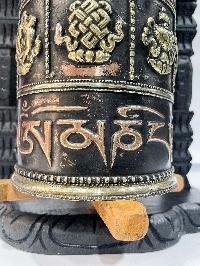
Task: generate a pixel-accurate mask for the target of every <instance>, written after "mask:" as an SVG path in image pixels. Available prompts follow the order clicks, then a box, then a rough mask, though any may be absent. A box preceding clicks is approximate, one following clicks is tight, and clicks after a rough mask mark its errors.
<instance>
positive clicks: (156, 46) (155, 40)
mask: <svg viewBox="0 0 200 266" xmlns="http://www.w3.org/2000/svg"><path fill="white" fill-rule="evenodd" d="M170 28H171V21H170V18H169V16H168V15H167V13H166V10H165V8H162V10H161V11H160V12H159V14H158V19H157V20H155V19H154V18H153V17H150V18H148V21H147V24H146V26H145V27H144V30H143V33H142V42H143V44H144V45H145V46H147V47H148V49H149V54H148V57H147V61H148V63H149V64H150V65H151V66H152V67H153V68H154V70H155V71H156V72H158V73H159V74H162V75H167V74H170V73H171V72H172V67H173V65H174V64H176V62H177V55H178V49H177V38H176V36H175V34H174V33H173V31H172V30H171V29H170Z"/></svg>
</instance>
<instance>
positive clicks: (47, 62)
mask: <svg viewBox="0 0 200 266" xmlns="http://www.w3.org/2000/svg"><path fill="white" fill-rule="evenodd" d="M44 27H45V75H46V79H48V78H49V74H50V58H49V56H50V41H49V31H50V0H45V26H44Z"/></svg>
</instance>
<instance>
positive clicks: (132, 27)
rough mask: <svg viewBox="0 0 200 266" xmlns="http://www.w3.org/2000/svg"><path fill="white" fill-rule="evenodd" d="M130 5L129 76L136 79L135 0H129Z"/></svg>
mask: <svg viewBox="0 0 200 266" xmlns="http://www.w3.org/2000/svg"><path fill="white" fill-rule="evenodd" d="M129 6H130V27H129V29H130V55H129V56H130V71H129V78H130V79H131V80H133V79H134V76H135V68H134V66H135V0H129Z"/></svg>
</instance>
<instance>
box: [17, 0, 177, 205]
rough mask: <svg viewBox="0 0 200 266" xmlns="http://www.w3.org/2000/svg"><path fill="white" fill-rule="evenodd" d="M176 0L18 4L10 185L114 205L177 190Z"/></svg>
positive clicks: (24, 0) (53, 0)
mask: <svg viewBox="0 0 200 266" xmlns="http://www.w3.org/2000/svg"><path fill="white" fill-rule="evenodd" d="M175 14H176V10H175V1H174V0H137V1H136V0H129V1H128V0H124V1H119V0H102V1H99V0H34V1H31V0H21V6H20V20H19V26H18V33H17V39H16V61H17V74H18V81H17V97H18V138H17V146H18V163H17V165H16V166H15V172H14V174H13V176H12V183H13V185H14V187H15V188H16V189H17V190H19V191H21V192H25V193H29V194H32V195H36V196H40V197H50V198H61V199H68V200H115V199H130V198H133V199H135V198H139V197H147V196H153V195H157V194H163V193H167V192H169V191H171V190H173V189H174V188H175V187H176V179H175V177H174V169H173V166H172V145H173V138H172V135H173V128H172V119H173V117H172V107H173V100H174V87H175V77H176V70H177V57H178V52H177V39H176V16H175Z"/></svg>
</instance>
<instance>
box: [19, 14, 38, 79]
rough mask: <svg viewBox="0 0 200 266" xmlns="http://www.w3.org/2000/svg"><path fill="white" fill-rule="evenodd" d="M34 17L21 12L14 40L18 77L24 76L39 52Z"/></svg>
mask: <svg viewBox="0 0 200 266" xmlns="http://www.w3.org/2000/svg"><path fill="white" fill-rule="evenodd" d="M35 26H36V17H34V16H32V15H29V14H28V13H27V12H26V11H24V12H23V14H22V18H21V22H20V24H19V27H18V32H17V39H16V61H17V73H18V75H26V74H27V73H28V72H29V71H30V69H31V67H32V65H33V62H34V59H35V57H36V56H37V55H38V54H39V52H40V50H41V46H42V44H41V40H40V39H39V36H37V37H35Z"/></svg>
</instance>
